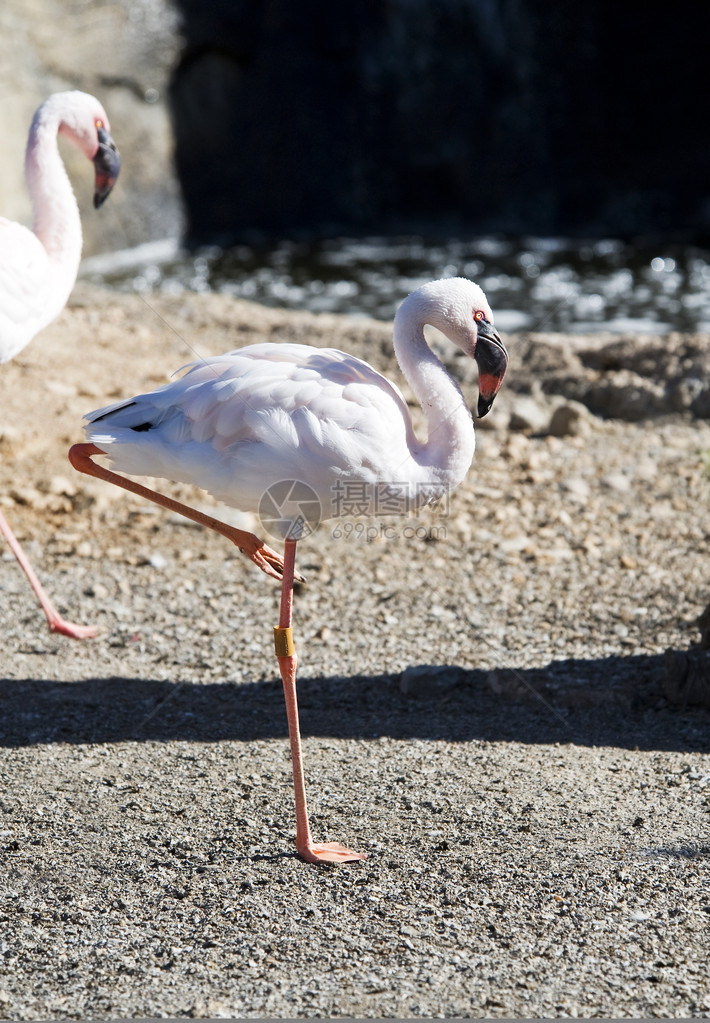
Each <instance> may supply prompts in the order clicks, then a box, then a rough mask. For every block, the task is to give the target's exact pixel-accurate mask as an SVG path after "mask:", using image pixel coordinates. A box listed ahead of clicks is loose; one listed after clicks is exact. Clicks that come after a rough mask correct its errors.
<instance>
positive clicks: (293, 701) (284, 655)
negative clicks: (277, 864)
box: [274, 540, 367, 863]
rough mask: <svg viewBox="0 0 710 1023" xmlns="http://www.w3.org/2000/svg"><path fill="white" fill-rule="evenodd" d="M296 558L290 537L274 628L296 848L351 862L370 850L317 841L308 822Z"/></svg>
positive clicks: (306, 855) (319, 858)
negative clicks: (295, 635)
mask: <svg viewBox="0 0 710 1023" xmlns="http://www.w3.org/2000/svg"><path fill="white" fill-rule="evenodd" d="M295 561H296V541H295V540H286V541H285V545H284V574H283V583H282V586H281V613H280V615H279V626H278V628H277V629H275V630H274V640H275V644H276V656H277V658H278V662H279V670H280V672H281V679H282V681H283V687H284V698H285V700H286V716H287V718H288V735H289V740H290V743H291V762H292V766H293V787H294V793H295V797H296V848H297V849H298V852H299V855H300V856H302V857H303V859H304V860H307V861H308V862H309V863H349V862H350V861H352V860H364V859H366V858H367V853H358V852H352V851H351V850H350V849H346V848H345V846H344V845H340V843H339V842H328V843H325V844H320V845H314V844H313V839H312V837H311V828H310V824H309V823H308V806H307V803H306V782H305V778H304V774H303V754H302V750H301V731H300V728H299V724H298V699H297V696H296V666H297V663H298V662H297V657H296V651H295V648H294V646H293V631H292V628H291V622H292V617H293V615H292V611H293V579H294V564H295Z"/></svg>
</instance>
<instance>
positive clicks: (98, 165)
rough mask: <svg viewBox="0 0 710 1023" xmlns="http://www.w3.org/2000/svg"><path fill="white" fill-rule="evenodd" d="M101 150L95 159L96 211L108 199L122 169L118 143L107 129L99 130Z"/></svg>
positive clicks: (99, 149)
mask: <svg viewBox="0 0 710 1023" xmlns="http://www.w3.org/2000/svg"><path fill="white" fill-rule="evenodd" d="M98 138H99V148H98V149H97V150H96V156H95V157H94V173H95V183H94V207H95V208H96V209H98V208H99V206H100V205H101V204H102V203H103V202H104V200H105V199H106V198H107V197H108V195H109V193H110V191H111V189H112V188H113V186H114V185H115V184H116V178H117V177H118V172H119V171H120V169H121V157H120V156H119V155H118V150H117V149H116V143H115V142H114V141H113V139H112V138H111V136H110V135H109V133H108V132H107V131H106V129H105V128H99V129H98Z"/></svg>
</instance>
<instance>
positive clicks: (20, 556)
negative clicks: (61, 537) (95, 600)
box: [0, 512, 99, 639]
mask: <svg viewBox="0 0 710 1023" xmlns="http://www.w3.org/2000/svg"><path fill="white" fill-rule="evenodd" d="M0 533H2V535H3V536H4V537H5V539H6V540H7V542H8V544H9V546H10V550H11V551H12V553H13V554H14V555H15V557H16V558H17V562H18V564H19V566H20V568H21V569H22V571H23V572H24V573H25V575H26V576H27V578H28V579H29V581H30V586H31V587H32V589H33V590H34V591H35V594H36V595H37V599H38V600H39V602H40V604H41V605H42V610H43V611H44V613H45V615H46V618H47V625H48V626H49V631H50V632H59V633H61V634H62V636H70V637H71V639H91V637H92V636H95V635H96V634H97V632H98V631H99V630H98V629H97V628H96V626H94V625H74V624H73V623H72V622H67V621H65V620H64V619H63V618H62V616H61V615H60V614H59V612H58V611H57V610H56V609H55V607H54V605H53V604H52V602H51V600H50V599H49V597H48V596H47V594H46V593H45V591H44V588H43V586H42V584H41V582H40V581H39V579H38V578H37V576H36V575H35V571H34V569H33V568H32V565H30V563H29V561H28V560H27V556H26V554H25V552H24V551H23V550H22V547H20V544H19V541H18V540H17V537H16V536H15V534H14V533H13V532H12V530H11V529H10V524H9V523H8V521H7V519H6V518H5V516H4V515H3V514H2V512H0Z"/></svg>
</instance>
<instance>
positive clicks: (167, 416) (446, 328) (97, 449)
mask: <svg viewBox="0 0 710 1023" xmlns="http://www.w3.org/2000/svg"><path fill="white" fill-rule="evenodd" d="M492 321H493V317H492V315H491V311H490V308H489V306H488V303H487V301H486V297H485V295H484V294H483V292H482V291H481V289H480V288H479V287H478V286H477V285H476V284H473V283H472V282H471V281H468V280H464V279H463V278H452V279H448V280H442V281H434V282H433V283H430V284H426V285H424V287H422V288H419V290H417V291H415V292H413V293H412V294H411V295H409V296H408V298H406V299H405V301H404V302H403V303H402V305H401V306H400V308H399V310H398V312H397V315H396V317H395V321H394V350H395V353H396V356H397V359H398V361H399V365H400V367H401V369H402V372H403V373H404V375H405V377H406V378H407V380H408V381H409V383H410V385H411V387H412V389H413V391H414V393H415V394H416V396H417V398H418V400H419V402H420V403H421V406H422V410H423V412H424V416H425V418H426V422H427V428H428V437H427V440H426V441H420V440H418V439H417V437H416V435H415V433H414V430H413V428H412V424H411V420H410V417H409V412H408V410H407V406H406V403H405V401H404V399H403V397H402V395H401V394H400V392H399V390H398V389H397V387H395V385H394V384H392V383H390V382H389V380H387V379H386V378H385V377H383V376H382V375H381V374H380V373H377V372H376V371H375V370H374V369H372V367H371V366H369V365H368V364H367V363H366V362H362V361H361V360H360V359H356V358H354V357H353V356H351V355H346V354H344V353H343V352H339V351H336V350H335V349H328V348H326V349H318V348H311V347H309V346H306V345H293V344H283V345H279V344H260V345H253V346H250V347H247V348H242V349H241V350H238V351H234V352H230V353H229V354H227V355H223V356H220V357H217V358H211V359H205V360H203V361H201V362H198V363H193V364H192V366H191V367H189V371H188V372H187V373H186V374H185V375H184V376H183V377H181V378H180V379H178V380H176V381H174V382H172V383H170V384H168V385H166V386H165V387H161V388H158V389H157V390H155V391H152V392H151V393H149V394H143V395H139V396H138V397H135V398H133V399H131V400H130V401H126V402H122V403H119V404H116V405H111V406H108V407H106V408H103V409H98V410H97V411H96V412H92V413H91V414H90V415H88V416H87V417H86V418H87V420H88V423H87V425H86V427H85V431H86V435H87V438H88V440H89V443H87V444H77V445H75V446H74V447H73V448H72V449H71V451H70V453H69V457H70V459H71V461H72V464H73V465H74V466H75V468H77V469H79V470H80V471H82V472H87V473H89V474H91V475H94V476H99V477H100V478H102V479H106V480H109V481H111V482H114V483H117V484H118V485H119V486H123V487H125V488H126V489H129V490H132V491H133V492H134V493H139V494H142V495H144V496H146V497H149V498H150V499H151V500H154V501H156V502H157V503H159V504H163V505H167V506H168V507H170V508H171V509H173V510H176V511H180V512H182V513H183V514H186V515H188V517H190V518H192V519H194V520H196V521H202V522H204V523H205V524H206V525H208V526H210V527H211V528H214V529H217V530H218V531H219V532H221V533H222V534H223V535H225V536H228V537H229V538H230V539H231V540H233V541H234V542H235V543H236V544H237V546H239V547H240V548H242V549H244V550H246V552H247V553H248V554H249V556H250V557H251V558H252V560H254V561H255V562H256V563H257V564H259V566H260V567H261V568H262V569H264V570H265V571H267V572H268V573H269V574H271V575H278V573H279V569H280V565H279V564H278V562H277V561H276V560H275V559H276V556H275V555H274V553H273V552H271V551H269V549H268V548H266V547H264V546H263V544H262V543H261V541H260V540H259V539H258V538H257V537H255V536H253V535H252V534H249V533H243V532H241V531H239V530H234V529H231V527H228V526H225V525H224V524H223V523H219V522H216V521H215V520H213V519H209V520H208V519H206V518H205V517H204V516H202V515H201V513H199V512H196V511H194V510H193V509H190V508H186V507H185V506H183V505H179V504H177V502H174V501H171V500H170V499H166V498H164V497H163V496H162V495H160V494H156V493H155V492H154V491H152V490H148V489H147V488H145V487H142V486H141V485H140V484H137V483H135V482H134V481H132V480H126V479H124V478H123V477H122V476H118V475H116V473H114V472H111V471H110V470H108V469H105V468H103V467H102V466H99V465H96V464H95V463H94V462H93V461H92V460H91V457H92V456H93V455H96V454H101V453H104V454H107V455H108V456H109V459H110V461H111V464H112V465H113V466H114V467H115V468H117V469H119V470H122V471H124V472H128V473H132V474H138V475H149V476H159V477H164V478H167V479H171V480H177V481H180V482H185V483H191V484H196V485H197V486H199V487H202V488H203V489H205V490H208V491H210V492H211V493H212V494H214V495H215V496H216V497H217V498H219V499H220V500H221V501H224V502H225V503H226V504H229V505H231V506H233V507H237V508H240V509H242V510H244V511H258V512H260V513H261V515H262V520H263V519H264V517H266V518H268V519H269V520H270V521H271V522H272V523H277V524H278V526H279V529H280V532H281V535H282V537H283V538H284V568H283V579H282V589H281V612H280V617H279V625H278V627H277V628H276V629H275V645H276V656H277V658H278V661H279V668H280V671H281V677H282V680H283V686H284V695H285V699H286V712H287V717H288V726H289V737H290V742H291V754H292V766H293V777H294V789H295V802H296V847H297V849H298V852H299V853H300V855H301V856H302V857H303V858H304V859H306V860H308V861H310V862H322V861H330V862H336V861H337V862H341V861H347V860H356V859H362V858H363V856H364V854H362V853H357V852H352V851H351V850H349V849H346V848H345V847H344V846H342V845H340V844H339V843H327V844H319V845H315V844H314V843H313V840H312V838H311V832H310V827H309V822H308V810H307V805H306V792H305V783H304V775H303V763H302V755H301V739H300V731H299V725H298V705H297V699H296V653H295V649H294V645H293V633H292V602H293V582H294V566H295V556H296V543H297V541H298V540H299V539H300V538H301V537H302V536H304V535H305V534H306V533H307V532H309V531H310V530H311V529H312V528H313V527H314V525H315V524H316V520H320V519H328V518H331V517H334V516H337V515H344V514H352V513H353V503H354V502H356V504H357V512H362V511H370V512H374V513H375V514H386V513H388V512H389V513H397V512H399V513H404V512H408V511H411V510H413V509H415V508H416V507H417V506H419V505H422V504H427V503H429V502H431V501H433V500H436V499H437V498H440V497H442V496H443V495H444V494H445V493H446V492H447V491H448V490H450V489H452V488H453V487H455V486H457V485H458V484H459V483H460V482H461V481H462V480H463V478H464V476H465V475H466V472H467V471H468V468H469V466H470V464H471V461H472V458H473V451H474V429H473V422H472V419H471V414H470V412H469V410H468V408H467V406H466V403H465V401H464V397H463V395H462V393H461V391H460V389H459V387H458V385H457V384H456V383H455V382H454V380H453V379H452V378H451V377H450V376H449V374H448V373H447V371H446V369H445V368H444V366H443V364H442V363H441V362H440V361H439V359H438V358H437V357H436V355H435V354H434V353H433V352H432V350H431V349H430V347H429V346H428V344H427V342H426V340H425V337H424V325H425V324H431V325H432V326H434V327H437V328H438V329H439V330H441V331H442V333H444V334H445V335H446V336H447V337H448V338H449V339H450V340H451V341H452V342H453V343H454V344H456V345H458V347H459V348H460V349H461V350H462V351H463V352H465V354H466V355H469V356H471V357H472V358H474V359H476V361H477V363H478V368H479V400H478V414H479V416H483V415H485V414H486V413H487V412H488V410H489V409H490V407H491V405H492V404H493V399H494V397H495V395H496V393H497V391H498V388H499V387H500V385H501V383H502V380H503V376H504V374H505V371H506V368H507V365H508V354H507V352H506V350H505V348H504V346H503V343H502V342H501V340H500V338H499V337H498V335H497V334H496V333H495V331H494V330H493V326H492Z"/></svg>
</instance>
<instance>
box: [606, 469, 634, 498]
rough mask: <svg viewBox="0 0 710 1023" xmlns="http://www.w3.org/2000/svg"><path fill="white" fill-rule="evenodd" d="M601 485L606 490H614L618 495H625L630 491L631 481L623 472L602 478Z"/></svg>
mask: <svg viewBox="0 0 710 1023" xmlns="http://www.w3.org/2000/svg"><path fill="white" fill-rule="evenodd" d="M601 481H602V484H603V486H605V487H607V489H608V490H616V491H617V492H618V493H620V494H626V493H628V491H629V490H631V480H630V479H629V477H628V476H625V475H624V473H623V472H610V473H607V475H606V476H602V480H601Z"/></svg>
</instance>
